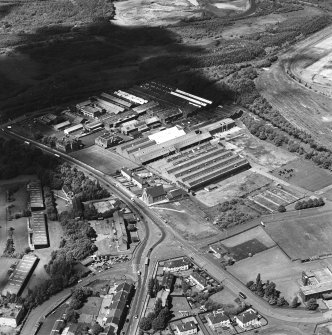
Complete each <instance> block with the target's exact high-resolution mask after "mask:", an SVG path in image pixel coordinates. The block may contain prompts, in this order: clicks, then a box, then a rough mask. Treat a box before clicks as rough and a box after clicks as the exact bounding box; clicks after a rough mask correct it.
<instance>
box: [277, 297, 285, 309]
mask: <svg viewBox="0 0 332 335" xmlns="http://www.w3.org/2000/svg"><path fill="white" fill-rule="evenodd" d="M285 305H288V302H287V300H286V299H285V298H284V297H280V298H279V299H278V300H277V306H280V307H281V306H285Z"/></svg>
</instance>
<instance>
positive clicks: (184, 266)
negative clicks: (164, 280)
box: [163, 257, 191, 272]
mask: <svg viewBox="0 0 332 335" xmlns="http://www.w3.org/2000/svg"><path fill="white" fill-rule="evenodd" d="M190 266H191V262H190V261H189V260H188V259H186V258H184V257H182V258H179V259H175V260H172V261H167V262H165V264H164V268H163V270H164V271H166V272H177V271H185V270H188V269H189V267H190Z"/></svg>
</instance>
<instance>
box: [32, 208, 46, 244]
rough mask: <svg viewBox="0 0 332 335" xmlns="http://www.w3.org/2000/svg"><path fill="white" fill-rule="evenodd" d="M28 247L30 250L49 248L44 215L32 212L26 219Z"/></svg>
mask: <svg viewBox="0 0 332 335" xmlns="http://www.w3.org/2000/svg"><path fill="white" fill-rule="evenodd" d="M28 231H29V246H30V248H31V249H32V250H34V249H39V248H46V247H48V246H49V243H48V234H47V226H46V220H45V214H44V213H40V212H39V213H36V212H33V213H32V215H31V218H28Z"/></svg>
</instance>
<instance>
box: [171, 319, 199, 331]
mask: <svg viewBox="0 0 332 335" xmlns="http://www.w3.org/2000/svg"><path fill="white" fill-rule="evenodd" d="M176 328H177V329H178V331H179V332H185V331H188V330H192V329H196V328H197V326H196V324H195V322H194V321H190V322H186V323H180V324H177V325H176Z"/></svg>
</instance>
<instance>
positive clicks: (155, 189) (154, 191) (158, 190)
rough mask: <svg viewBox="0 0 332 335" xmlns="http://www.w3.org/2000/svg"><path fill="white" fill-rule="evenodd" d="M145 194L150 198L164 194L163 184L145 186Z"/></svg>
mask: <svg viewBox="0 0 332 335" xmlns="http://www.w3.org/2000/svg"><path fill="white" fill-rule="evenodd" d="M145 191H146V194H147V195H148V196H151V197H152V198H157V197H161V196H163V195H165V194H166V192H165V190H164V187H163V185H158V186H152V187H147V188H145Z"/></svg>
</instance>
